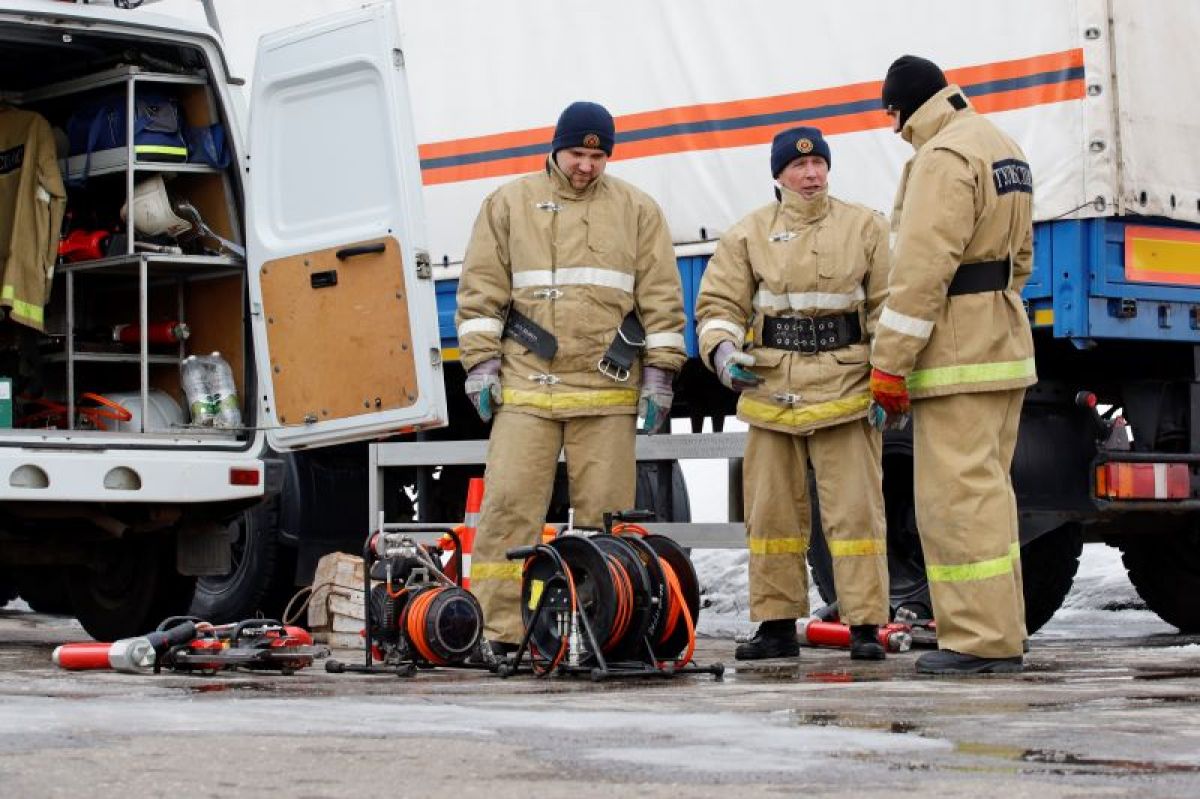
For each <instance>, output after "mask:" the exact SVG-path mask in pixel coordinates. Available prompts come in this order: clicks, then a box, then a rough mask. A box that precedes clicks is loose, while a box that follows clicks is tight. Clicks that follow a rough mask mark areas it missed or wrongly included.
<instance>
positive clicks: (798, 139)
mask: <svg viewBox="0 0 1200 799" xmlns="http://www.w3.org/2000/svg"><path fill="white" fill-rule="evenodd" d="M806 155H819V156H820V157H821V158H824V159H825V165H826V166H829V167H832V166H833V159H832V158H831V157H830V155H829V143H828V142H826V141H825V137H824V136H822V135H821V131H819V130H817V129H816V128H790V129H788V130H784V131H780V132H779V133H776V134H775V141H773V142H771V177H773V178H777V177H779V173H780V172H782V171H783V170H784V168H785V167H786V166H787V165H788V164H790V163H792V161H795V160H796V159H797V158H802V157H804V156H806Z"/></svg>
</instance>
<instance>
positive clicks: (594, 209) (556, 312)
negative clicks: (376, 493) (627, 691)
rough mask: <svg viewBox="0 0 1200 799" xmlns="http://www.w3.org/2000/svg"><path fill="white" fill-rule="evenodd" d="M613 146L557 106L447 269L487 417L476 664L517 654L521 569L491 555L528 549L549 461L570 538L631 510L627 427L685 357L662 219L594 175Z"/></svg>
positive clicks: (605, 127)
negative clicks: (539, 144) (458, 271)
mask: <svg viewBox="0 0 1200 799" xmlns="http://www.w3.org/2000/svg"><path fill="white" fill-rule="evenodd" d="M613 139H614V126H613V120H612V117H611V116H610V115H609V113H608V111H606V110H605V109H604V108H603V107H602V106H599V105H597V104H595V103H586V102H577V103H573V104H571V105H570V106H568V107H567V108H566V110H564V111H563V113H562V115H561V117H560V118H559V120H558V125H557V127H556V129H555V132H554V140H553V144H552V148H551V153H550V156H549V158H547V160H546V167H545V169H544V170H543V171H541V172H537V173H534V174H531V175H527V176H525V177H522V178H519V179H517V180H515V181H512V182H510V183H508V184H506V185H504V186H502V187H500V188H499V189H497V190H496V191H495V192H493V193H492V194H491V195H489V196H488V197H487V199H485V200H484V202H483V207H482V208H481V209H480V212H479V217H478V219H477V220H476V222H475V228H474V231H473V232H472V235H471V241H470V244H469V245H468V247H467V253H466V257H465V259H464V263H463V274H462V280H461V282H460V283H459V288H458V314H457V320H456V321H457V325H458V339H459V346H460V348H461V353H462V355H461V357H462V363H463V366H464V368H466V369H467V382H466V390H467V394H468V396H470V398H471V400H472V402H473V403H474V404H475V407H476V409H477V410H478V411H479V414H480V417H481V418H482V419H483V420H484V421H485V422H486V421H488V420H489V419H490V418H491V417H492V415H493V413H494V414H495V423H494V425H493V427H492V432H491V437H490V441H489V444H488V454H487V471H486V474H485V484H486V490H485V492H484V501H483V508H482V510H481V514H480V520H479V533H478V539H477V542H476V548H475V553H474V563H473V566H472V570H471V572H472V573H471V582H472V586H473V589H474V591H475V593H476V595H477V596H478V597H479V601H480V603H481V604H482V606H483V611H484V616H485V620H486V630H485V638H486V639H487V641H488V647H487V648H486V649H485V651H484V653H483V654H484V655H485V656H490V655H493V654H499V653H501V652H504V651H511V650H512V649H515V645H516V644H517V643H518V642H519V641H520V640H521V634H522V623H521V611H520V607H519V594H520V581H521V564H520V563H519V562H516V561H510V560H507V559H506V558H505V552H506V551H507V550H509V549H511V548H513V547H518V546H526V545H529V544H532V543H535V542H536V541H538V540H539V538H540V534H541V529H542V524H543V522H544V519H545V515H546V509H547V506H548V505H549V502H550V495H551V490H552V488H553V484H554V473H555V469H556V466H557V463H558V457H559V453H560V452H561V451H563V450H564V449H565V451H566V460H567V475H568V479H569V483H570V496H571V505H572V506H573V507H574V509H575V522H576V523H577V524H578V525H581V526H591V527H599V526H600V525H601V524H602V515H603V513H604V512H605V511H613V510H622V509H628V508H631V507H633V504H634V486H635V466H634V434H635V432H636V430H635V428H636V422H637V416H638V415H640V416H642V417H643V418H644V419H645V422H644V428H643V429H645V430H646V431H647V432H654V431H655V430H656V429H657V428H658V427H660V426H661V425H662V424H664V423H666V421H667V415H668V412H669V410H670V405H671V400H672V379H673V377H674V374H675V373H676V372H678V371H679V369H680V367H682V365H683V363H684V361H685V359H686V357H687V355H686V352H685V349H684V339H683V326H684V313H683V295H682V288H681V285H680V279H679V271H678V267H677V266H676V263H675V255H674V250H673V248H672V245H671V238H670V234H669V232H668V230H667V226H666V221H665V219H664V218H663V215H662V212H661V211H660V209H659V208H658V206H657V205H656V204H655V202H654V201H653V200H652V199H651V198H650V197H649V196H647V195H646V194H644V193H643V192H641V191H639V190H638V189H636V188H634V187H633V186H631V185H630V184H628V183H626V182H624V181H622V180H620V179H618V178H615V177H612V176H609V175H605V174H604V169H605V166H606V164H607V159H608V157H609V156H610V155H611V154H612V149H613ZM639 387H640V388H639Z"/></svg>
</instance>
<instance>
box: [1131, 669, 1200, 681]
mask: <svg viewBox="0 0 1200 799" xmlns="http://www.w3.org/2000/svg"><path fill="white" fill-rule="evenodd" d="M1197 677H1200V669H1197V668H1191V669H1155V670H1153V671H1149V670H1147V671H1135V672H1134V673H1133V679H1135V680H1194V679H1196V678H1197Z"/></svg>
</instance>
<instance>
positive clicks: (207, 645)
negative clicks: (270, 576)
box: [154, 617, 329, 674]
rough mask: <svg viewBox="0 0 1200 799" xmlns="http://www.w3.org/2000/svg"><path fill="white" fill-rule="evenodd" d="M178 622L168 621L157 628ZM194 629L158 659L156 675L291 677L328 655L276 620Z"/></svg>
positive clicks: (203, 625) (299, 630)
mask: <svg viewBox="0 0 1200 799" xmlns="http://www.w3.org/2000/svg"><path fill="white" fill-rule="evenodd" d="M181 620H182V619H181V617H174V618H170V619H167V620H165V621H163V622H162V624H160V625H159V628H160V629H161V628H163V627H166V626H169V625H172V624H175V623H177V622H179V621H181ZM196 628H197V635H196V637H195V638H193V639H192V640H191V641H188V642H187V643H182V644H177V645H175V646H172V647H171V648H170V649H168V650H167V651H166V652H164V653H163V654H162V655H160V657H159V658H158V661H157V662H156V663H155V666H154V671H155V672H159V671H161V670H163V669H166V670H168V671H187V672H193V671H194V672H200V673H202V674H215V673H216V672H218V671H222V670H224V669H248V670H250V671H278V672H280V673H282V674H294V673H296V672H297V671H299V670H300V669H303V668H307V667H308V666H311V665H312V663H313V660H315V659H316V658H319V657H325V656H326V655H328V654H329V650H328V649H326V648H325V647H323V646H315V645H314V644H313V639H312V636H311V635H309V634H308V630H305V629H304V628H303V627H294V626H292V625H286V624H283V623H282V622H280V621H276V620H275V619H247V620H245V621H240V622H237V623H236V624H225V625H220V626H213V625H212V624H209V623H207V622H199V623H198V624H197V625H196Z"/></svg>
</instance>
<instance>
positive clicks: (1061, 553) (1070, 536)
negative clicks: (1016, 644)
mask: <svg viewBox="0 0 1200 799" xmlns="http://www.w3.org/2000/svg"><path fill="white" fill-rule="evenodd" d="M1082 552H1083V528H1082V527H1080V526H1079V525H1078V524H1075V523H1073V522H1072V523H1069V524H1064V525H1062V526H1061V527H1056V528H1055V529H1053V530H1050V531H1049V532H1047V533H1043V534H1042V535H1040V536H1038V537H1037V538H1035V539H1033V540H1032V541H1030V542H1028V543H1026V544H1022V545H1021V583H1022V586H1023V588H1024V593H1025V630H1026V632H1028V633H1029V634H1030V635H1033V634H1034V633H1035V632H1037V631H1038V630H1040V629H1042V627H1043V625H1045V624H1046V622H1048V621H1050V618H1051V617H1052V616H1053V615H1054V614H1055V613H1057V612H1058V609H1059V608H1061V607H1062V603H1063V600H1064V599H1066V598H1067V594H1068V593H1069V592H1070V591H1071V585H1072V584H1073V583H1074V582H1075V572H1076V571H1077V570H1078V569H1079V555H1080V553H1082Z"/></svg>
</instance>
